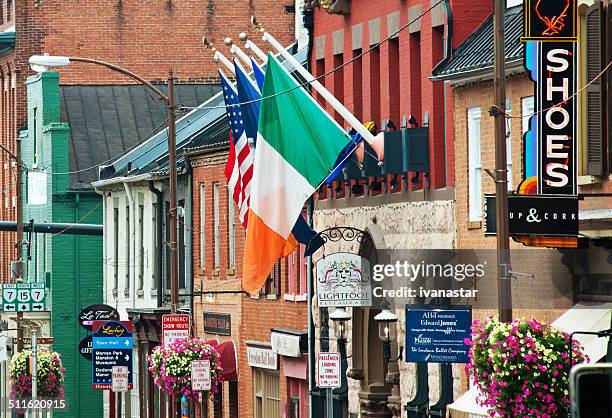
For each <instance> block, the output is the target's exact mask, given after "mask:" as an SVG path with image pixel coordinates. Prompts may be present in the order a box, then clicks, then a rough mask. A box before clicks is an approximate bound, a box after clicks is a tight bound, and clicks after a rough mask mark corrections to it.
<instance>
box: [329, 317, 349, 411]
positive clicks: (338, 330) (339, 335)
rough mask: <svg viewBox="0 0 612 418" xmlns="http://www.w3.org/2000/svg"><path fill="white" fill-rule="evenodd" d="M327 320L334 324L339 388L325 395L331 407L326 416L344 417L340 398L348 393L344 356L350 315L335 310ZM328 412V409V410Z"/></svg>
mask: <svg viewBox="0 0 612 418" xmlns="http://www.w3.org/2000/svg"><path fill="white" fill-rule="evenodd" d="M329 319H331V320H332V321H333V322H334V336H335V337H336V342H337V344H338V353H340V387H339V388H337V389H334V390H333V391H329V392H328V394H327V402H328V405H331V411H332V412H331V413H330V412H328V413H327V416H328V417H330V418H333V417H335V416H344V415H343V411H342V408H343V406H342V402H341V400H342V398H341V397H344V396H345V395H346V394H347V393H348V381H347V378H346V371H347V369H348V356H347V355H346V323H347V322H348V321H350V319H351V314H349V313H348V312H347V311H346V309H345V308H336V309H335V310H334V311H333V312H332V313H331V314H330V315H329ZM333 394H335V395H337V396H338V398H340V399H339V400H340V402H338V403H337V404H336V405H338V409H339V410H338V413H336V410H335V409H336V408H335V407H334V404H333V398H332V395H333ZM328 408H329V406H328ZM328 411H329V409H328Z"/></svg>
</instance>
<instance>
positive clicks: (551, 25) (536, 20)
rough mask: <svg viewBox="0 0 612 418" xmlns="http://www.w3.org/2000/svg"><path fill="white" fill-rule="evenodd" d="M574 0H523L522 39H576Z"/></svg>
mask: <svg viewBox="0 0 612 418" xmlns="http://www.w3.org/2000/svg"><path fill="white" fill-rule="evenodd" d="M576 3H577V1H576V0H524V7H525V36H524V37H523V38H522V40H524V41H528V40H530V41H549V40H553V41H554V40H557V41H560V40H563V41H575V40H576V16H577V15H576Z"/></svg>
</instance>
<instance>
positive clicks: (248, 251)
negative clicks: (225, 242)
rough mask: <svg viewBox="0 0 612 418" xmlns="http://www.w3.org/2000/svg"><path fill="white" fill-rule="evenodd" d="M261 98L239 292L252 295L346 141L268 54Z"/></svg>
mask: <svg viewBox="0 0 612 418" xmlns="http://www.w3.org/2000/svg"><path fill="white" fill-rule="evenodd" d="M262 97H263V100H262V102H261V106H260V115H259V126H258V132H257V147H256V149H255V163H254V172H253V179H252V182H251V206H250V208H249V215H248V216H249V224H248V227H247V237H246V246H245V251H244V260H243V289H244V290H246V291H247V292H249V293H250V294H252V295H254V294H256V293H257V292H259V290H260V289H261V288H262V286H263V285H264V284H265V282H266V278H267V276H268V275H269V274H270V271H272V268H273V267H274V263H275V262H276V261H277V260H278V259H279V258H281V257H284V256H286V255H288V254H289V253H291V251H293V249H294V248H295V247H296V245H297V241H296V239H295V237H294V236H293V235H292V233H291V229H292V228H293V226H294V225H295V222H296V220H297V218H298V216H300V214H301V212H302V208H303V207H304V204H305V203H306V200H307V199H308V198H309V197H310V196H311V195H312V194H313V193H314V191H315V189H316V188H317V187H318V186H319V184H320V183H321V182H322V181H323V180H324V179H325V177H326V176H327V175H328V174H329V171H330V170H331V169H332V167H333V166H334V163H335V161H336V159H337V158H338V155H339V154H340V152H341V151H342V150H343V149H344V147H345V146H346V145H347V144H348V143H349V142H350V138H349V136H348V135H347V134H346V132H344V130H343V129H342V128H341V127H340V125H338V124H337V123H336V122H335V121H334V120H333V119H332V118H330V117H329V115H328V114H327V113H326V112H325V110H323V109H322V108H321V107H320V106H319V105H318V104H317V103H316V102H315V101H314V100H313V98H312V97H311V96H310V95H309V94H308V93H307V92H306V91H304V90H303V89H302V88H301V87H297V83H296V81H295V80H294V79H293V77H291V75H289V74H288V73H287V72H286V71H285V69H284V68H283V67H282V66H281V65H280V63H279V62H278V61H277V60H276V59H275V58H274V57H273V56H272V55H269V56H268V65H267V68H266V76H265V81H264V87H263V92H262Z"/></svg>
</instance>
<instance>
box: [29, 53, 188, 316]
mask: <svg viewBox="0 0 612 418" xmlns="http://www.w3.org/2000/svg"><path fill="white" fill-rule="evenodd" d="M71 62H85V63H88V64H95V65H100V66H102V67H106V68H109V69H111V70H113V71H116V72H118V73H121V74H123V75H125V76H127V77H129V78H131V79H133V80H135V81H137V82H139V83H140V84H142V85H144V86H145V87H147V88H148V89H149V90H151V91H152V92H153V93H155V95H156V96H157V97H158V98H159V99H160V100H161V101H163V102H164V103H165V104H166V110H167V113H168V166H169V167H168V168H169V173H168V174H169V183H170V208H169V210H168V218H169V219H168V221H169V230H170V231H169V237H168V239H169V243H168V244H169V250H170V309H171V311H172V312H173V313H174V312H176V310H177V307H178V251H177V247H178V240H177V213H176V212H177V210H176V208H177V198H176V189H177V184H176V183H177V180H176V177H177V174H176V126H175V118H174V111H175V107H174V77H173V76H172V70H170V71H169V72H168V95H165V94H164V93H163V92H162V91H161V90H159V89H158V88H157V87H155V86H154V85H153V84H151V83H150V82H148V81H147V80H145V79H144V78H142V77H140V76H139V75H137V74H134V73H133V72H131V71H129V70H127V69H125V68H123V67H119V66H118V65H115V64H111V63H108V62H105V61H100V60H96V59H91V58H82V57H64V56H52V55H48V54H45V55H33V56H31V57H30V59H29V63H30V67H31V68H32V70H34V71H36V72H39V73H40V72H45V71H49V70H50V69H51V68H54V67H65V66H67V65H69V64H70V63H71ZM18 225H19V223H18Z"/></svg>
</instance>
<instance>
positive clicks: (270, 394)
mask: <svg viewBox="0 0 612 418" xmlns="http://www.w3.org/2000/svg"><path fill="white" fill-rule="evenodd" d="M253 401H254V402H253V404H254V411H253V412H254V418H280V384H279V380H278V373H275V372H270V371H267V370H263V369H257V368H254V369H253Z"/></svg>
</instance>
